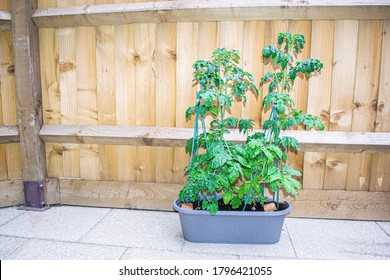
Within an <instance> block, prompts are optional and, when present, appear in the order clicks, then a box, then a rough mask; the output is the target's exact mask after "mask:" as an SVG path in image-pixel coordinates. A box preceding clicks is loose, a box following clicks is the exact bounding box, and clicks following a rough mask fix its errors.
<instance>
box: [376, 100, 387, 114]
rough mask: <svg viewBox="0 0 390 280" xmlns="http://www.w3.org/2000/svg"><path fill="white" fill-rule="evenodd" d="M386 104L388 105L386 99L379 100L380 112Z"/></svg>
mask: <svg viewBox="0 0 390 280" xmlns="http://www.w3.org/2000/svg"><path fill="white" fill-rule="evenodd" d="M385 106H386V103H385V101H384V100H381V101H379V103H378V112H382V111H383V109H384V108H385Z"/></svg>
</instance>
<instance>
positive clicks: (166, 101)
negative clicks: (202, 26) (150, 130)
mask: <svg viewBox="0 0 390 280" xmlns="http://www.w3.org/2000/svg"><path fill="white" fill-rule="evenodd" d="M155 60H156V63H155V75H156V125H157V126H162V127H165V126H166V127H174V126H175V117H176V111H175V110H176V104H175V103H176V88H175V85H176V24H174V23H162V24H158V25H157V27H156V55H155ZM174 153H175V152H174V148H156V182H165V183H168V182H172V181H173V177H174V174H175V173H177V172H181V171H182V170H176V169H175V168H174Z"/></svg>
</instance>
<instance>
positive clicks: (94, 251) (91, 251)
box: [7, 239, 126, 260]
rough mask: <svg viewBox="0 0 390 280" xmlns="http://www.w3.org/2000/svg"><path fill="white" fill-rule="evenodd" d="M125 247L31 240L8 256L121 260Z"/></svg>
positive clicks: (26, 258) (33, 258) (48, 258)
mask: <svg viewBox="0 0 390 280" xmlns="http://www.w3.org/2000/svg"><path fill="white" fill-rule="evenodd" d="M125 251H126V248H125V247H112V246H102V245H91V244H81V243H73V242H61V241H48V240H37V239H35V240H31V241H30V242H28V243H27V244H25V245H24V246H22V247H19V249H17V250H16V251H15V252H13V253H12V254H11V255H9V256H8V257H7V259H9V260H119V259H120V257H121V256H122V255H123V253H124V252H125Z"/></svg>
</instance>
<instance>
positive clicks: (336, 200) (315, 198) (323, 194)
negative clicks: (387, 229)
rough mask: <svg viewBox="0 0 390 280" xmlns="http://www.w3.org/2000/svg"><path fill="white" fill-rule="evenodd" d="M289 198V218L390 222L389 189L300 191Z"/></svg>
mask: <svg viewBox="0 0 390 280" xmlns="http://www.w3.org/2000/svg"><path fill="white" fill-rule="evenodd" d="M288 200H290V199H288ZM290 201H291V202H292V203H291V204H292V207H293V211H292V213H291V216H292V217H302V218H309V217H310V218H327V219H352V220H384V221H390V192H367V191H343V190H328V191H326V190H322V191H318V190H302V191H300V193H299V195H298V196H297V197H296V198H295V199H291V200H290Z"/></svg>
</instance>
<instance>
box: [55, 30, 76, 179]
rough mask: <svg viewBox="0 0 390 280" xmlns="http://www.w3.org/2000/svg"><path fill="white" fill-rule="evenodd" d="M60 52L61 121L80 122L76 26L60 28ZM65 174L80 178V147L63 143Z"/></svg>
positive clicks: (68, 176)
mask: <svg viewBox="0 0 390 280" xmlns="http://www.w3.org/2000/svg"><path fill="white" fill-rule="evenodd" d="M57 37H58V52H59V57H58V60H59V64H60V82H59V83H60V94H61V123H62V124H65V125H66V124H77V123H78V112H77V111H78V103H77V96H78V93H77V72H76V28H72V27H70V28H68V27H64V28H58V35H57ZM62 155H63V175H64V176H65V177H67V178H80V147H79V145H78V144H67V143H64V144H63V152H62Z"/></svg>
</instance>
